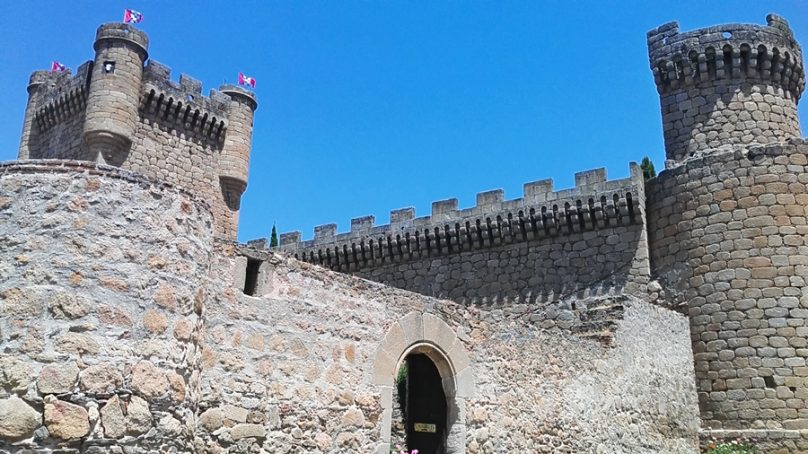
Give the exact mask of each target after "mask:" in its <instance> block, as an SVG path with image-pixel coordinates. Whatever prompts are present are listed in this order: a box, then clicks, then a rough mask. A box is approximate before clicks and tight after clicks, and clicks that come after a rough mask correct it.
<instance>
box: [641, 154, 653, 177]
mask: <svg viewBox="0 0 808 454" xmlns="http://www.w3.org/2000/svg"><path fill="white" fill-rule="evenodd" d="M640 168H641V169H642V175H643V176H644V177H645V179H646V180H648V179H650V178H654V177H655V176H656V170H654V163H653V162H652V161H651V159H649V158H648V156H646V157H644V158H642V163H640Z"/></svg>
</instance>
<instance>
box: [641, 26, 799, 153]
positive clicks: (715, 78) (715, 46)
mask: <svg viewBox="0 0 808 454" xmlns="http://www.w3.org/2000/svg"><path fill="white" fill-rule="evenodd" d="M766 21H767V25H752V24H729V25H718V26H714V27H707V28H702V29H699V30H693V31H690V32H685V33H680V31H679V24H678V23H677V22H670V23H667V24H664V25H662V26H660V27H657V28H655V29H653V30H651V31H649V32H648V35H647V38H648V56H649V62H650V65H651V70H652V71H653V73H654V81H655V83H656V86H657V91H658V92H659V95H660V104H661V107H662V120H663V129H664V135H665V149H666V154H667V157H668V160H669V162H668V167H671V166H676V165H679V164H681V163H682V162H683V161H685V160H686V159H688V158H690V157H692V156H695V155H696V154H698V153H702V152H705V151H708V150H712V149H716V148H719V147H725V146H732V145H749V144H753V143H756V144H766V143H772V142H777V141H782V140H787V139H789V138H793V137H797V136H799V130H800V128H799V120H798V117H797V102H798V101H799V98H800V96H801V95H802V92H803V90H804V89H805V68H804V63H803V56H802V49H801V48H800V46H799V44H797V42H796V41H795V40H794V35H793V33H792V31H791V29H790V28H789V26H788V23H787V22H786V21H785V19H783V18H781V17H779V16H776V15H773V14H770V15H769V16H768V17H767V18H766Z"/></svg>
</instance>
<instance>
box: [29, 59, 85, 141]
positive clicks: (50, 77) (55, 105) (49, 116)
mask: <svg viewBox="0 0 808 454" xmlns="http://www.w3.org/2000/svg"><path fill="white" fill-rule="evenodd" d="M91 69H92V62H91V61H87V62H85V63H84V64H82V65H81V66H79V67H78V69H77V71H76V75H75V76H74V75H73V74H72V73H71V71H70V70H69V69H68V70H66V71H64V72H53V71H34V72H33V73H32V74H31V79H30V82H29V83H28V91H29V93H30V94H31V95H32V96H34V97H35V98H36V100H35V104H36V107H35V109H36V110H35V112H34V122H35V123H36V125H37V127H38V128H39V130H40V131H46V130H48V129H50V128H52V127H53V126H55V125H57V124H59V123H61V122H63V121H65V120H67V119H68V118H71V117H73V116H75V115H77V114H80V113H82V112H83V111H84V109H85V108H86V107H87V84H88V81H89V73H90V70H91Z"/></svg>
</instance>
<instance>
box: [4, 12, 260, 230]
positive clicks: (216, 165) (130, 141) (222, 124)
mask: <svg viewBox="0 0 808 454" xmlns="http://www.w3.org/2000/svg"><path fill="white" fill-rule="evenodd" d="M94 47H95V51H96V55H95V59H94V60H91V61H88V62H86V63H84V64H83V65H81V66H80V67H79V68H78V70H77V74H76V75H75V76H72V77H71V74H70V73H69V72H65V73H54V72H48V71H35V72H34V73H33V74H32V75H31V80H30V83H29V85H28V93H29V99H28V106H27V108H26V110H25V121H24V126H23V133H22V139H21V141H20V150H19V159H21V160H22V159H77V160H83V161H91V162H98V163H105V164H109V165H114V166H118V167H122V168H125V169H129V170H134V171H136V172H139V173H141V174H143V175H147V176H150V177H153V178H158V179H160V180H162V181H166V182H169V183H172V184H176V185H180V186H182V187H184V188H188V189H189V190H191V191H193V192H194V193H196V194H199V195H202V196H203V197H204V198H205V199H206V200H208V201H210V204H211V208H212V210H213V212H214V214H215V218H216V235H217V237H221V238H226V239H229V240H234V239H235V238H236V231H237V227H238V211H239V206H240V201H241V196H242V194H243V192H244V190H245V188H246V186H247V167H248V163H249V159H250V143H251V139H252V126H253V112H254V111H255V109H256V108H257V107H258V104H257V102H256V100H255V95H254V94H253V93H252V92H250V91H247V90H246V89H243V88H240V87H236V86H233V85H223V86H221V87H220V88H219V90H211V92H210V95H209V96H208V97H205V96H203V95H202V84H201V83H200V82H199V81H197V80H195V79H193V78H191V77H189V76H187V75H185V74H182V75H180V78H179V83H176V82H173V81H171V80H170V75H171V70H170V69H169V68H168V67H167V66H165V65H162V64H160V63H158V62H157V61H155V60H153V59H152V60H148V63H146V62H147V59H148V48H149V38H148V37H147V36H146V34H145V33H143V32H142V31H140V30H138V29H136V28H135V27H132V26H131V25H126V24H105V25H102V26H101V27H99V28H98V31H97V33H96V39H95V46H94Z"/></svg>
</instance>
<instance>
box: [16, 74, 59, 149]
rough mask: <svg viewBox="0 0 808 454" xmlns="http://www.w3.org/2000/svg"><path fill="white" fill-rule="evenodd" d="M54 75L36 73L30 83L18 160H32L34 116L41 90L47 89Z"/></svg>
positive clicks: (32, 75)
mask: <svg viewBox="0 0 808 454" xmlns="http://www.w3.org/2000/svg"><path fill="white" fill-rule="evenodd" d="M51 76H52V74H51V72H50V71H34V72H33V73H31V79H30V80H29V81H28V104H27V105H26V106H25V120H24V121H23V124H22V137H21V139H20V149H19V152H18V153H17V159H20V160H22V159H29V158H31V139H32V137H31V136H32V132H33V131H32V129H33V128H34V127H35V126H34V114H35V113H36V109H37V105H38V103H37V100H38V98H39V93H38V92H39V90H40V89H42V88H43V87H47V86H48V84H49V83H51V79H52V77H51Z"/></svg>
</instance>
